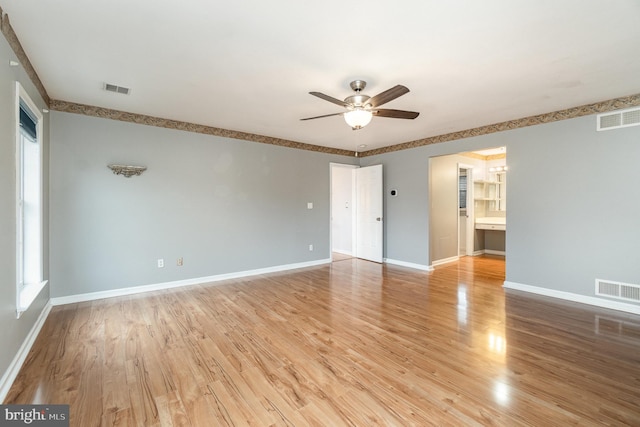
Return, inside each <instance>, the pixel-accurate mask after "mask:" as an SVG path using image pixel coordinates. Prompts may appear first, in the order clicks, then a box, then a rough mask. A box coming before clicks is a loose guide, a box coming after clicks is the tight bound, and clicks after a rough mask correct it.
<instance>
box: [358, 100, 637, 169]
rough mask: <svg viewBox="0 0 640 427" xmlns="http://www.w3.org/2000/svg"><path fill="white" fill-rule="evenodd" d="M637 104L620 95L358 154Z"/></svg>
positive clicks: (363, 154)
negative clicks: (614, 97)
mask: <svg viewBox="0 0 640 427" xmlns="http://www.w3.org/2000/svg"><path fill="white" fill-rule="evenodd" d="M639 105H640V94H636V95H629V96H625V97H622V98H616V99H610V100H608V101H602V102H596V103H594V104H587V105H581V106H579V107H573V108H568V109H566V110H560V111H554V112H552V113H544V114H538V115H537V116H529V117H524V118H522V119H516V120H509V121H506V122H501V123H495V124H492V125H487V126H480V127H477V128H473V129H467V130H463V131H460V132H453V133H446V134H444V135H437V136H432V137H429V138H423V139H417V140H415V141H410V142H404V143H401V144H396V145H390V146H388V147H382V148H377V149H375V150H369V151H364V152H361V153H360V155H359V157H366V156H374V155H377V154H384V153H391V152H393V151H400V150H407V149H409V148H416V147H422V146H424V145H430V144H438V143H441V142H448V141H454V140H456V139H463V138H470V137H472V136H480V135H487V134H490V133H496V132H503V131H505V130H511V129H518V128H523V127H527V126H535V125H540V124H543V123H551V122H557V121H560V120H567V119H575V118H576V117H582V116H588V115H591V114H598V113H606V112H608V111H615V110H621V109H623V108H630V107H637V106H639Z"/></svg>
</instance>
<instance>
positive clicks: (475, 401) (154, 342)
mask: <svg viewBox="0 0 640 427" xmlns="http://www.w3.org/2000/svg"><path fill="white" fill-rule="evenodd" d="M503 281H504V260H503V259H501V258H500V257H491V256H482V257H463V258H461V259H460V261H458V262H455V263H450V264H446V265H442V266H438V267H436V269H435V270H434V271H432V272H425V271H419V270H414V269H410V268H405V267H400V266H393V265H380V264H375V263H371V262H367V261H363V260H359V259H355V258H348V257H345V258H341V259H340V261H339V262H334V263H332V264H327V265H322V266H317V267H310V268H305V269H301V270H296V271H290V272H283V273H271V274H265V275H261V276H254V277H250V278H243V279H234V280H228V281H225V282H223V283H220V282H218V283H216V284H215V285H197V286H192V287H189V288H182V289H171V290H163V291H155V292H150V293H145V294H139V295H129V296H122V297H116V298H110V299H105V300H97V301H90V302H82V303H75V304H68V305H64V306H56V307H53V309H52V310H51V313H50V314H49V317H48V319H47V321H46V323H45V325H44V326H43V328H42V330H41V332H40V335H39V336H38V338H37V339H36V342H35V343H34V346H33V348H32V349H31V352H30V353H29V355H28V357H27V359H26V361H25V363H24V365H23V367H22V369H21V371H20V373H19V374H18V376H17V378H16V381H15V382H14V384H13V386H12V388H11V390H10V391H9V393H8V395H7V398H6V400H5V403H9V404H29V403H46V404H68V405H70V425H71V426H81V427H86V426H145V427H147V426H163V427H164V426H218V425H219V426H372V425H383V426H412V425H413V426H429V425H438V426H442V425H444V426H447V425H451V426H461V425H464V426H486V425H492V426H494V425H497V426H520V425H522V426H541V425H542V426H561V425H587V426H588V425H593V426H596V425H597V426H600V425H616V426H619V425H629V426H640V316H636V315H632V314H627V313H622V312H617V311H613V310H606V309H601V308H597V307H591V306H585V305H581V304H577V303H570V302H566V301H560V300H555V299H552V298H546V297H542V296H536V295H530V294H525V293H522V292H518V291H510V290H504V289H503V288H502V287H501V284H502V282H503Z"/></svg>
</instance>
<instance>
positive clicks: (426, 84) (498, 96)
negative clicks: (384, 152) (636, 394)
mask: <svg viewBox="0 0 640 427" xmlns="http://www.w3.org/2000/svg"><path fill="white" fill-rule="evenodd" d="M0 7H2V8H3V9H4V11H5V12H6V13H8V14H9V18H10V20H11V23H12V26H13V28H14V30H15V32H16V33H17V35H18V38H19V39H20V41H21V43H22V45H23V47H24V49H25V51H26V52H27V54H28V56H29V58H30V59H31V62H32V64H33V66H34V68H35V69H36V71H37V73H38V75H39V76H40V79H41V80H42V82H43V83H44V86H45V88H46V89H47V91H48V93H49V95H50V96H51V98H53V99H57V100H63V101H69V102H75V103H82V104H89V105H95V106H100V107H106V108H112V109H117V110H124V111H128V112H133V113H139V114H146V115H151V116H157V117H162V118H168V119H175V120H181V121H186V122H192V123H197V124H203V125H209V126H214V127H219V128H224V129H231V130H236V131H243V132H249V133H254V134H259V135H266V136H271V137H276V138H283V139H289V140H294V141H299V142H306V143H310V144H316V145H322V146H328V147H335V148H344V149H348V150H355V149H356V147H358V146H359V145H361V144H366V146H367V147H366V148H365V149H360V151H366V150H370V149H375V148H380V147H383V146H387V145H392V144H397V143H402V142H408V141H412V140H416V139H421V138H426V137H430V136H435V135H440V134H444V133H450V132H455V131H459V130H465V129H469V128H474V127H478V126H482V125H487V124H492V123H497V122H502V121H506V120H511V119H517V118H521V117H526V116H530V115H535V114H541V113H547V112H551V111H557V110H562V109H565V108H570V107H575V106H579V105H583V104H589V103H593V102H598V101H603V100H608V99H612V98H617V97H622V96H627V95H632V94H637V93H640V78H639V76H640V1H638V0H615V1H603V0H528V1H527V0H483V1H477V0H458V1H446V2H445V1H442V0H428V1H427V0H407V1H398V2H389V1H388V0H367V1H362V0H351V1H344V0H325V1H322V2H320V1H317V2H304V1H296V0H272V1H264V0H243V1H235V2H231V1H205V0H199V1H198V0H189V1H187V0H183V1H170V0H135V1H131V0H83V1H81V0H56V1H38V0H0ZM354 79H364V80H366V81H367V82H368V85H367V89H366V90H365V93H367V94H368V95H371V96H373V95H375V94H377V93H379V92H381V91H383V90H386V89H388V88H390V87H392V86H394V85H396V84H403V85H405V86H407V87H408V88H409V89H410V90H411V92H410V93H408V94H406V95H404V96H402V97H400V98H398V99H396V100H394V101H391V102H389V103H388V104H385V106H384V108H393V109H402V110H412V111H419V112H420V116H419V117H418V118H417V119H416V120H402V119H389V118H381V117H374V119H373V121H372V123H371V124H370V125H369V126H367V127H366V128H364V129H362V130H359V131H352V130H351V129H350V128H349V127H348V126H347V125H346V124H345V123H344V121H343V119H342V117H340V116H336V117H329V118H324V119H318V120H312V121H300V120H299V119H300V118H303V117H310V116H316V115H322V114H329V113H334V112H340V108H341V107H339V106H337V105H334V104H331V103H329V102H326V101H324V100H321V99H319V98H316V97H313V96H311V95H309V94H308V92H309V91H318V92H323V93H325V94H327V95H330V96H333V97H335V98H339V99H344V98H345V97H346V96H348V95H349V94H351V89H350V88H349V82H350V81H352V80H354ZM105 82H109V83H113V84H116V85H121V86H126V87H129V88H131V89H132V92H131V94H130V95H129V96H124V95H119V94H114V93H111V92H106V91H104V90H103V85H104V83H105ZM594 126H595V125H594Z"/></svg>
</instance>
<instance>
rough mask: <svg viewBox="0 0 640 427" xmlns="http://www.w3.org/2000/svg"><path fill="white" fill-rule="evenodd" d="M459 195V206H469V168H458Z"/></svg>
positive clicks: (462, 207)
mask: <svg viewBox="0 0 640 427" xmlns="http://www.w3.org/2000/svg"><path fill="white" fill-rule="evenodd" d="M458 171H459V172H458V196H459V199H460V200H459V203H458V207H459V208H460V209H466V208H467V170H466V169H459V170H458Z"/></svg>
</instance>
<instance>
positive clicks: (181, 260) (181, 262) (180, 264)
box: [176, 257, 184, 267]
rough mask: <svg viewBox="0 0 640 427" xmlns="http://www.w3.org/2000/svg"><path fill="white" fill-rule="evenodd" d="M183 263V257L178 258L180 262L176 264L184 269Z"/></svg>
mask: <svg viewBox="0 0 640 427" xmlns="http://www.w3.org/2000/svg"><path fill="white" fill-rule="evenodd" d="M183 261H184V260H183V259H182V257H180V258H178V262H176V264H177V265H178V267H182V264H183Z"/></svg>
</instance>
